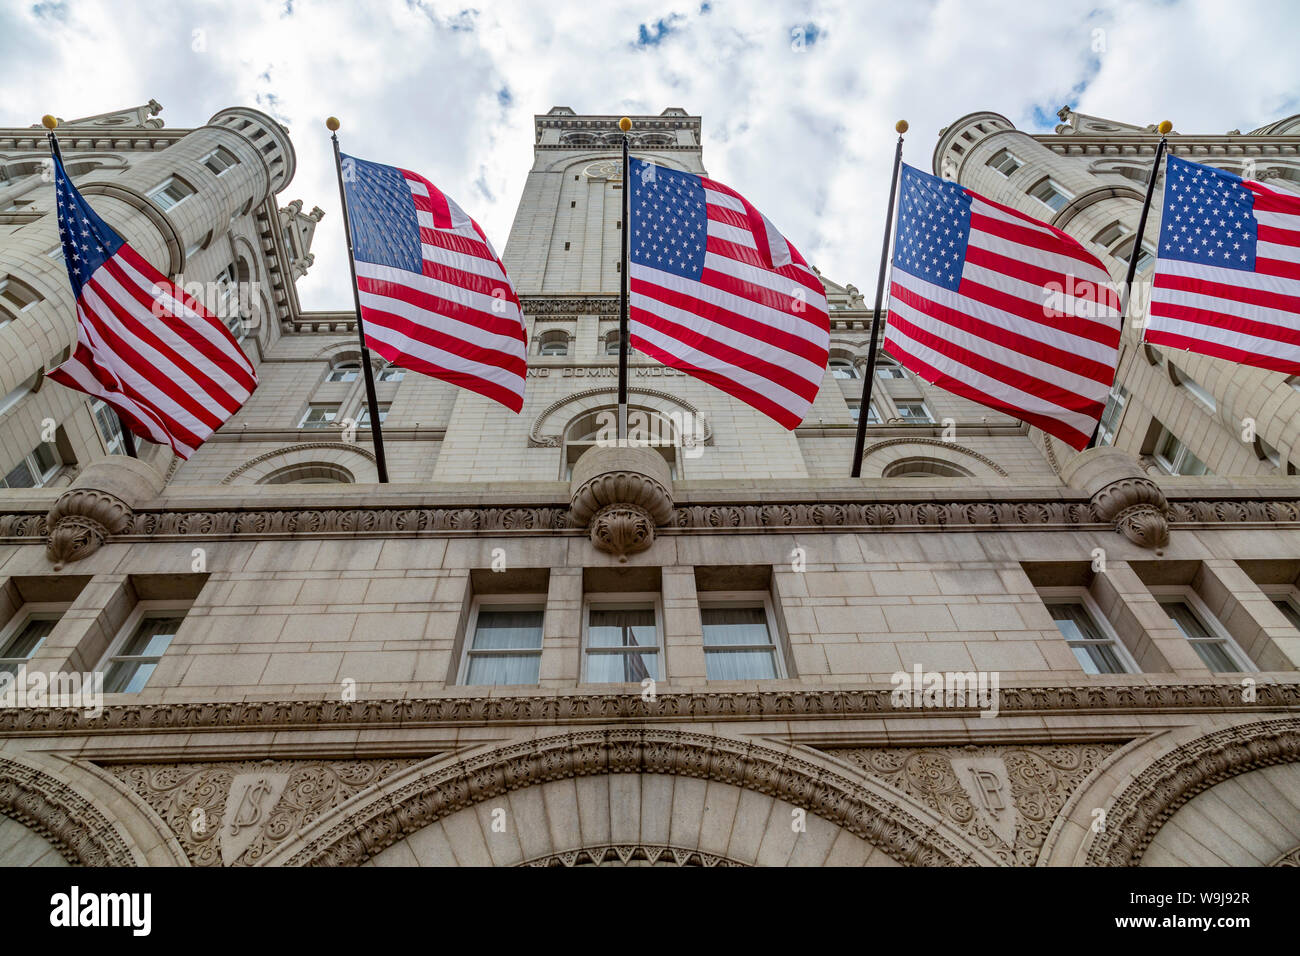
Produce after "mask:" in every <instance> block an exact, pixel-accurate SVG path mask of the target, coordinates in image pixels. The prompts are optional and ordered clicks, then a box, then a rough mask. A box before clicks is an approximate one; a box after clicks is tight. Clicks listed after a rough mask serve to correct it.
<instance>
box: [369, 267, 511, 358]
mask: <svg viewBox="0 0 1300 956" xmlns="http://www.w3.org/2000/svg"><path fill="white" fill-rule="evenodd" d="M357 287H358V288H359V289H360V290H361V291H362V292H370V293H373V294H374V295H382V296H384V297H386V298H389V299H399V300H401V301H402V302H405V303H407V304H408V305H413V306H415V307H416V308H417V309H420V310H422V311H424V312H428V313H429V314H430V317H431V318H432V319H439V318H442V319H451V320H453V321H460V322H464V323H466V324H467V325H472V326H474V327H475V328H479V329H483V330H484V331H486V332H492V333H494V334H496V335H502V336H505V337H507V338H511V339H516V340H517V341H519V342H523V341H525V337H524V329H523V325H522V324H521V323H520V322H519V320H518V319H515V318H511V317H508V316H504V315H494V314H492V313H491V312H484V311H482V310H480V309H472V308H470V307H469V306H467V305H463V304H461V303H459V302H454V301H452V300H451V299H444V298H442V297H441V296H436V295H433V294H432V293H429V292H425V291H423V290H421V289H416V288H413V287H411V286H409V285H403V284H402V283H400V282H388V281H385V280H382V279H371V278H368V277H366V276H357ZM372 308H373V306H372Z"/></svg>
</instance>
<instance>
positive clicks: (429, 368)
mask: <svg viewBox="0 0 1300 956" xmlns="http://www.w3.org/2000/svg"><path fill="white" fill-rule="evenodd" d="M367 344H368V345H369V346H370V348H371V349H373V350H374V351H375V352H377V353H379V354H380V355H382V356H383V357H384V358H385V359H386V360H388V361H389V362H392V363H394V364H399V365H401V366H403V367H404V368H408V369H410V370H411V371H413V372H419V373H420V374H421V375H428V376H430V377H431V378H436V379H439V380H440V381H443V382H447V383H448V384H450V385H456V386H458V387H460V388H467V389H469V390H470V391H471V392H477V393H478V394H480V395H482V396H484V397H486V398H490V399H492V401H494V402H499V403H500V404H502V405H504V406H505V407H506V408H508V409H510V410H511V411H512V412H518V411H519V410H520V409H522V408H523V407H524V399H523V395H522V394H520V393H521V392H522V391H523V382H522V379H521V380H520V386H519V392H514V391H511V390H510V389H508V388H506V387H504V386H502V385H499V384H497V383H496V382H491V381H488V380H487V379H485V378H479V377H478V376H477V375H471V374H469V373H468V372H462V371H454V370H452V369H449V368H443V367H442V366H440V365H433V364H430V363H429V362H426V361H424V360H423V359H419V358H416V357H415V356H413V355H407V354H406V353H405V352H402V351H401V350H400V349H397V348H394V347H392V346H390V345H387V344H385V343H383V342H371V341H367Z"/></svg>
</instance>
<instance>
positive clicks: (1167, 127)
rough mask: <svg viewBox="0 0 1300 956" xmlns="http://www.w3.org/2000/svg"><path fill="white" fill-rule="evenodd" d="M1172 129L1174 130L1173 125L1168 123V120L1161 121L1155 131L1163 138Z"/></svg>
mask: <svg viewBox="0 0 1300 956" xmlns="http://www.w3.org/2000/svg"><path fill="white" fill-rule="evenodd" d="M1173 128H1174V124H1173V123H1171V122H1169V120H1162V121H1161V123H1160V125H1159V126H1157V127H1156V129H1158V130H1159V131H1160V135H1161V136H1164V135H1165V134H1167V133H1168V132H1169V131H1170V130H1171V129H1173Z"/></svg>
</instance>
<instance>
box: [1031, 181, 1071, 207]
mask: <svg viewBox="0 0 1300 956" xmlns="http://www.w3.org/2000/svg"><path fill="white" fill-rule="evenodd" d="M1029 195H1031V196H1033V197H1034V198H1035V199H1037V200H1038V201H1039V202H1041V203H1042V204H1043V205H1044V206H1047V207H1048V208H1049V209H1051V210H1052V211H1053V212H1060V211H1061V210H1062V209H1064V208H1065V204H1066V203H1068V202H1069V201H1070V198H1071V197H1070V194H1069V193H1068V192H1066V191H1065V190H1064V189H1062V188H1061V187H1060V186H1058V185H1056V183H1054V182H1052V181H1051V180H1050V179H1040V180H1039V181H1038V183H1037V184H1035V185H1034V187H1033V188H1032V189H1030V190H1029Z"/></svg>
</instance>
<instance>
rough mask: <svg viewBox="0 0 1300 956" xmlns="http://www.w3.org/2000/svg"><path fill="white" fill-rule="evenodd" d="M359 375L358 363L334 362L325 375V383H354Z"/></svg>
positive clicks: (359, 366)
mask: <svg viewBox="0 0 1300 956" xmlns="http://www.w3.org/2000/svg"><path fill="white" fill-rule="evenodd" d="M360 374H361V363H360V362H335V363H334V364H333V365H331V366H330V370H329V371H328V372H327V373H325V381H327V382H355V381H356V380H357V376H358V375H360Z"/></svg>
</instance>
